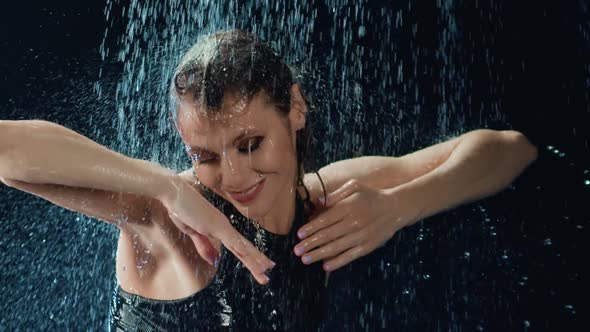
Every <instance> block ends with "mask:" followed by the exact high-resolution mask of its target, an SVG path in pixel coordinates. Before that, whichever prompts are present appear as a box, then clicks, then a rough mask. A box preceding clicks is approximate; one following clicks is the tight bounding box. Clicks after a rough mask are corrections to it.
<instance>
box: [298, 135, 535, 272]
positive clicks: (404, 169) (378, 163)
mask: <svg viewBox="0 0 590 332" xmlns="http://www.w3.org/2000/svg"><path fill="white" fill-rule="evenodd" d="M536 156H537V149H536V147H535V146H533V145H532V144H531V143H530V142H529V141H528V140H527V138H526V137H525V136H524V135H522V134H521V133H519V132H516V131H510V130H509V131H493V130H487V129H481V130H475V131H472V132H468V133H466V134H463V135H461V136H459V137H456V138H454V139H451V140H448V141H446V142H443V143H439V144H436V145H433V146H430V147H428V148H425V149H422V150H419V151H416V152H413V153H410V154H408V155H405V156H402V157H397V158H396V157H361V158H356V159H349V160H344V161H339V162H337V163H334V164H330V165H328V166H326V167H324V168H323V169H321V170H320V173H321V174H322V178H323V179H325V184H326V187H327V188H326V190H327V192H329V193H330V194H329V195H328V200H327V202H326V203H325V207H326V209H325V210H324V211H323V212H322V213H320V214H319V215H317V216H316V217H315V218H313V219H312V220H311V221H310V222H309V223H307V224H306V225H304V226H303V227H302V228H301V229H300V230H299V232H298V234H299V236H300V238H302V239H303V241H302V242H301V243H299V244H298V245H297V246H296V247H295V253H296V254H297V255H301V256H302V260H303V262H304V263H306V264H310V263H313V262H315V261H319V260H325V263H324V268H325V269H326V270H335V269H337V268H339V267H341V266H343V265H346V264H348V263H349V262H350V261H352V260H354V259H356V258H359V257H361V256H364V255H366V254H368V253H370V252H372V251H373V250H375V249H376V248H377V247H379V246H380V245H382V244H383V243H384V242H386V241H387V240H389V239H390V238H391V237H393V235H394V234H395V232H397V231H398V230H399V229H401V228H402V227H405V226H408V225H411V224H413V223H415V222H416V221H418V220H421V219H423V218H426V217H429V216H431V215H434V214H437V213H439V212H442V211H445V210H448V209H451V208H453V207H456V206H458V205H460V204H464V203H467V202H471V201H474V200H477V199H480V198H483V197H486V196H490V195H493V194H495V193H497V192H499V191H500V190H502V189H503V188H505V187H506V186H507V185H508V184H510V183H511V182H512V181H513V180H514V179H515V178H516V177H517V176H518V175H519V174H520V173H521V172H522V171H523V170H524V169H525V168H526V167H527V166H528V165H529V164H530V163H531V162H533V161H534V160H535V159H536ZM335 206H336V207H337V208H334V209H332V208H331V207H335Z"/></svg>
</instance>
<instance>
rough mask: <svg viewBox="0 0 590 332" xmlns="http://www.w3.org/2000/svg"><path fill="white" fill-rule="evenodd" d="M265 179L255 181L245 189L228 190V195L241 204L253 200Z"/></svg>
mask: <svg viewBox="0 0 590 332" xmlns="http://www.w3.org/2000/svg"><path fill="white" fill-rule="evenodd" d="M265 180H266V179H264V180H262V181H260V182H258V183H256V184H255V185H253V186H252V187H250V188H248V189H246V190H245V191H242V192H229V195H230V196H231V198H233V199H234V200H236V201H238V202H240V203H242V204H244V203H248V202H250V201H252V200H254V198H256V196H257V195H258V193H259V192H260V191H261V190H262V187H263V186H264V181H265Z"/></svg>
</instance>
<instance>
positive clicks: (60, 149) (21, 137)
mask: <svg viewBox="0 0 590 332" xmlns="http://www.w3.org/2000/svg"><path fill="white" fill-rule="evenodd" d="M174 175H175V174H174V172H172V171H170V170H167V169H165V168H163V167H161V166H160V165H158V164H155V163H151V162H148V161H144V160H138V159H132V158H129V157H126V156H124V155H122V154H119V153H117V152H114V151H111V150H109V149H107V148H106V147H104V146H101V145H100V144H98V143H95V142H93V141H92V140H90V139H88V138H86V137H84V136H82V135H80V134H78V133H76V132H74V131H72V130H69V129H67V128H65V127H62V126H59V125H56V124H53V123H50V122H46V121H35V120H32V121H0V177H4V178H7V179H14V180H19V181H24V182H28V183H43V184H60V185H65V186H71V187H83V188H94V189H101V190H109V191H116V192H128V193H134V194H140V195H147V196H150V197H159V196H160V195H163V191H166V190H168V188H170V187H171V185H172V184H171V183H170V179H171V178H172V177H173V176H174Z"/></svg>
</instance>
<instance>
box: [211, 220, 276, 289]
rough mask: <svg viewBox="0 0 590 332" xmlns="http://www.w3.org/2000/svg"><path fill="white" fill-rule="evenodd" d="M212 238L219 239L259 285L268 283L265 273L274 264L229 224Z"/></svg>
mask: <svg viewBox="0 0 590 332" xmlns="http://www.w3.org/2000/svg"><path fill="white" fill-rule="evenodd" d="M214 236H215V237H216V238H218V239H220V240H221V242H222V243H223V245H224V246H225V247H226V248H227V249H228V250H229V251H231V252H232V253H233V254H234V255H235V256H236V257H237V258H238V259H239V260H240V261H241V262H242V263H243V264H244V266H245V267H246V268H247V269H248V270H250V272H251V273H252V275H253V276H254V278H256V280H257V281H258V282H259V283H261V284H266V283H267V282H268V281H269V280H268V277H267V276H266V275H265V272H266V270H270V269H272V268H273V267H274V266H275V263H274V262H273V261H272V260H270V259H269V258H268V257H266V256H265V255H264V254H263V253H262V252H260V251H259V250H258V249H257V248H256V247H255V246H254V245H253V244H252V243H251V242H250V241H248V240H247V239H246V238H244V237H243V236H242V235H241V234H240V233H238V231H236V230H235V229H234V228H233V227H231V226H230V225H229V223H227V225H226V226H224V227H223V230H222V233H221V234H214Z"/></svg>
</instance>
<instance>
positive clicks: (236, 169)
mask: <svg viewBox="0 0 590 332" xmlns="http://www.w3.org/2000/svg"><path fill="white" fill-rule="evenodd" d="M247 166H248V160H247V158H240V156H237V155H230V153H229V152H224V153H223V155H222V156H221V167H220V172H219V175H218V181H219V182H218V183H219V184H220V187H221V189H222V190H224V191H240V190H244V189H246V187H247V186H248V178H247V176H246V175H247V174H246V173H247Z"/></svg>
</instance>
